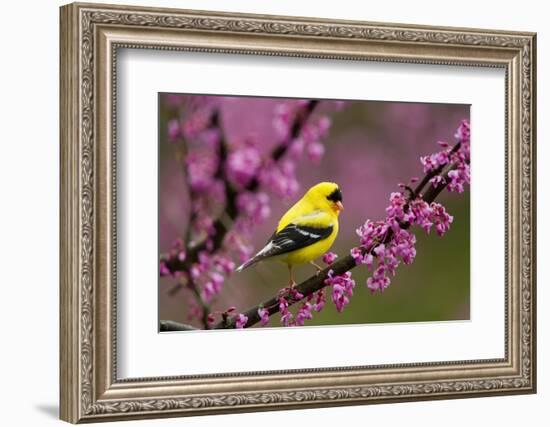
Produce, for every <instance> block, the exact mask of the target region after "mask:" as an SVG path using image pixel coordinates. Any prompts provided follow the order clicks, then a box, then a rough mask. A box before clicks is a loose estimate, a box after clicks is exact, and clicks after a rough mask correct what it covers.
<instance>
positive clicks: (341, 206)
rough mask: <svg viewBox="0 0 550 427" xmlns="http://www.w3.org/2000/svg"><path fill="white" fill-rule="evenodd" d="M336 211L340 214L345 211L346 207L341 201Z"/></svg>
mask: <svg viewBox="0 0 550 427" xmlns="http://www.w3.org/2000/svg"><path fill="white" fill-rule="evenodd" d="M336 210H337V211H338V212H342V211H343V210H344V205H343V204H342V202H340V201H338V202H336Z"/></svg>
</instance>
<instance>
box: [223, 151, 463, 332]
mask: <svg viewBox="0 0 550 427" xmlns="http://www.w3.org/2000/svg"><path fill="white" fill-rule="evenodd" d="M460 145H461V143H460V142H458V143H457V144H456V145H455V146H454V147H453V148H452V150H451V153H454V152H456V151H458V149H459V148H460ZM451 169H452V167H451ZM443 170H444V167H439V168H437V169H435V170H434V171H431V172H429V173H428V174H426V176H425V177H424V179H422V181H420V183H419V184H418V185H417V187H416V188H415V189H414V191H412V192H411V194H410V195H409V202H410V201H412V200H414V199H416V198H417V197H419V196H420V195H421V193H422V191H423V190H424V188H425V187H426V185H427V184H429V182H430V179H431V178H433V177H434V176H436V175H439V174H440V173H441V172H443ZM447 185H448V184H447V183H445V184H440V185H438V186H436V187H434V186H433V185H430V186H429V188H428V189H426V192H425V193H424V195H423V196H421V197H422V199H423V200H424V201H425V202H427V203H432V202H433V201H434V200H435V199H436V198H437V196H438V195H439V194H440V193H441V192H442V191H443V189H445V188H446V187H447ZM409 227H410V224H409V223H404V224H402V225H401V228H403V229H408V228H409ZM392 236H393V231H392V230H391V229H390V230H389V231H388V233H387V234H386V237H385V238H384V240H383V241H382V242H378V243H377V244H376V245H373V246H372V247H370V248H369V249H368V250H364V251H363V254H366V253H367V252H372V251H373V249H374V247H375V246H378V245H379V244H382V243H383V244H386V243H388V242H389V241H390V240H391V238H392ZM356 266H357V264H356V263H355V260H354V259H353V257H352V256H351V255H346V256H345V257H343V258H340V259H338V260H336V261H335V262H333V263H332V264H331V265H330V266H328V267H326V268H325V269H324V270H322V271H320V272H319V273H318V274H316V275H314V276H311V277H310V278H308V279H306V280H305V281H303V282H302V283H300V284H299V285H297V286H296V287H295V289H296V290H297V291H298V292H299V293H300V294H302V295H303V296H302V298H301V299H293V298H292V297H285V298H286V300H287V301H288V305H289V306H291V305H294V304H296V303H297V302H299V301H301V300H303V299H304V298H306V297H308V296H309V295H312V294H314V293H315V292H317V291H319V290H321V289H323V288H324V287H325V286H326V285H325V279H327V277H328V272H329V271H330V270H332V271H333V275H342V274H344V273H345V272H347V271H350V270H352V269H353V268H355V267H356ZM279 298H280V296H279V295H276V296H273V297H271V298H270V299H268V300H266V301H264V302H262V303H261V304H258V305H256V306H254V307H251V308H249V309H248V310H246V311H244V312H243V313H242V314H244V315H245V316H246V317H247V318H248V320H247V323H246V325H244V327H245V328H249V327H251V326H253V325H255V324H256V323H258V322H259V321H260V315H259V314H258V310H259V309H260V308H264V309H266V310H267V311H268V313H269V316H272V315H273V314H275V313H277V312H278V311H279ZM235 323H236V318H235V316H233V317H231V318H230V319H227V321H225V322H219V323H217V324H216V325H214V326H213V328H212V329H232V328H235Z"/></svg>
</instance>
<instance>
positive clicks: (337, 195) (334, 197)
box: [327, 188, 342, 203]
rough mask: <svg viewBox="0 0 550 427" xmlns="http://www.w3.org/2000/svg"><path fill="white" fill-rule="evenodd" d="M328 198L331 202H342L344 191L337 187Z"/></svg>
mask: <svg viewBox="0 0 550 427" xmlns="http://www.w3.org/2000/svg"><path fill="white" fill-rule="evenodd" d="M327 200H330V201H331V202H334V203H336V202H341V201H342V192H341V191H340V189H339V188H337V189H336V190H334V191H333V192H332V193H330V194H329V195H328V196H327Z"/></svg>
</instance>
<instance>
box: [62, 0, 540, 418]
mask: <svg viewBox="0 0 550 427" xmlns="http://www.w3.org/2000/svg"><path fill="white" fill-rule="evenodd" d="M60 13H61V19H60V22H61V38H60V43H61V45H60V52H61V63H60V67H61V81H60V92H61V93H60V109H61V112H60V135H61V176H60V180H61V202H60V203H61V205H60V211H61V219H60V230H61V231H60V233H61V235H60V277H61V279H60V328H61V329H60V384H61V396H60V399H61V411H60V414H61V418H62V419H63V420H65V421H69V422H72V423H78V422H91V421H111V420H123V419H130V418H154V417H169V416H186V415H201V414H217V413H228V412H246V411H259V410H275V409H287V408H288V409H290V408H311V407H321V406H329V405H356V404H369V403H381V402H399V401H411V400H427V399H442V398H459V397H476V396H488V395H497V394H520V393H534V392H535V391H536V330H535V326H536V319H535V315H536V310H535V308H536V289H535V278H536V253H535V248H536V242H535V236H536V232H535V231H536V217H535V215H536V183H535V176H536V173H535V155H536V149H535V148H536V147H535V137H536V127H535V122H536V117H535V105H536V102H535V93H536V36H535V34H533V33H519V32H507V31H494V30H479V29H462V28H443V27H441V28H440V27H424V26H413V25H401V24H381V23H368V22H353V21H331V20H322V19H313V18H295V17H281V16H263V15H245V14H230V13H217V12H199V11H188V10H175V9H160V8H143V7H127V6H112V5H98V4H80V3H75V4H70V5H67V6H63V7H62V8H61V11H60ZM119 48H130V49H162V50H175V51H178V50H181V51H198V52H205V53H208V52H214V53H227V54H235V53H239V54H247V55H267V56H291V57H304V58H320V59H342V60H355V61H366V60H368V61H387V62H402V63H409V64H444V65H449V66H453V65H461V66H464V65H468V66H480V67H498V68H502V69H504V70H505V73H506V87H505V90H504V91H503V96H505V104H506V120H505V123H506V125H505V126H506V129H505V139H506V147H505V150H506V165H505V170H506V174H505V176H504V177H501V178H500V179H503V180H505V185H506V196H505V197H506V212H505V213H504V215H505V230H504V231H505V241H506V253H505V254H504V256H505V258H506V271H505V282H506V283H505V284H503V285H504V286H505V300H506V304H505V309H504V310H505V325H504V328H505V334H504V335H505V342H504V343H503V345H504V354H505V357H504V358H502V359H490V360H469V361H457V362H433V363H431V362H430V363H411V364H400V365H391V364H387V365H381V366H363V367H335V368H330V369H314V368H313V369H306V370H298V371H274V372H250V373H247V372H243V373H238V374H224V373H220V374H213V375H198V376H182V377H169V378H167V377H155V378H136V379H133V378H132V379H123V380H120V379H118V378H117V359H116V348H117V334H116V312H117V311H116V310H117V294H116V277H117V276H116V268H117V235H116V219H117V217H116V165H117V159H116V149H115V147H116V124H117V117H116V109H115V104H116V91H115V88H116V83H117V80H116V79H117V75H116V67H115V65H116V59H117V49H119Z"/></svg>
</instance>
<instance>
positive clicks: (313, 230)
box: [258, 224, 334, 258]
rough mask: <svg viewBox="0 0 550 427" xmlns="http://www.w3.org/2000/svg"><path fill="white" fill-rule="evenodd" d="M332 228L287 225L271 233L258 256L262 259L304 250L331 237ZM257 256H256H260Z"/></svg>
mask: <svg viewBox="0 0 550 427" xmlns="http://www.w3.org/2000/svg"><path fill="white" fill-rule="evenodd" d="M333 229H334V227H333V226H332V225H330V226H328V227H322V228H321V227H311V226H305V225H296V224H288V225H287V226H286V227H285V228H283V229H282V230H281V231H279V232H278V233H277V232H275V233H273V236H271V239H269V241H268V242H267V244H266V246H265V248H264V250H265V252H264V250H262V251H261V252H264V253H261V252H260V254H261V255H262V258H265V257H268V256H276V255H282V254H285V253H287V252H292V251H295V250H297V249H302V248H305V247H306V246H310V245H312V244H314V243H317V242H319V241H321V240H323V239H326V238H327V237H328V236H330V235H331V233H332V230H333ZM260 254H258V255H260Z"/></svg>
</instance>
